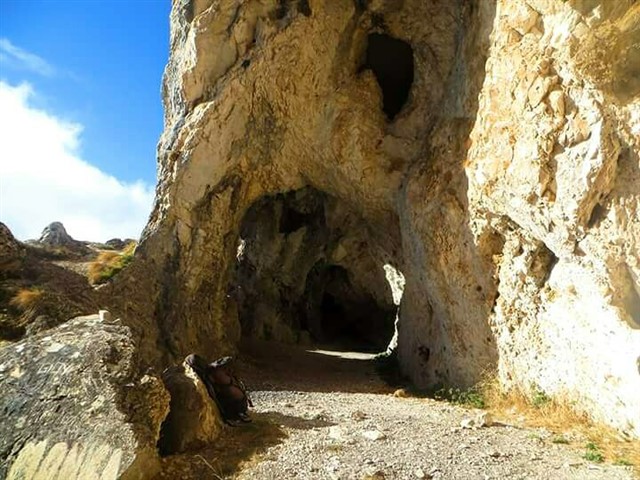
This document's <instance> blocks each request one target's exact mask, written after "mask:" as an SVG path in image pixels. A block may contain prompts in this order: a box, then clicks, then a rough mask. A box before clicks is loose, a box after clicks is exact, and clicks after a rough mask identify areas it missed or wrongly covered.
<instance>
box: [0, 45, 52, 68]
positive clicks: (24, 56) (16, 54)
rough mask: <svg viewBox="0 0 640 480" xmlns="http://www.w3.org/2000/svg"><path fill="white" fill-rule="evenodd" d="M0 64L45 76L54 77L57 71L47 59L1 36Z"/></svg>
mask: <svg viewBox="0 0 640 480" xmlns="http://www.w3.org/2000/svg"><path fill="white" fill-rule="evenodd" d="M0 64H4V65H7V66H9V67H11V68H16V69H20V70H28V71H30V72H33V73H37V74H38V75H42V76H45V77H52V76H53V75H55V73H56V71H55V69H54V68H53V67H52V66H51V65H50V64H49V63H48V62H47V61H46V60H44V59H43V58H41V57H39V56H38V55H35V54H33V53H31V52H27V51H26V50H24V49H22V48H20V47H18V46H16V45H14V44H13V43H11V42H10V41H9V40H8V39H6V38H0Z"/></svg>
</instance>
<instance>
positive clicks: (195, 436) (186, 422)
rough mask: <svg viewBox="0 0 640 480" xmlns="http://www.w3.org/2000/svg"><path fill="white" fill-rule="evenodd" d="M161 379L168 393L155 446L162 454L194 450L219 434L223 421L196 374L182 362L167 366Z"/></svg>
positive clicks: (213, 439) (210, 441)
mask: <svg viewBox="0 0 640 480" xmlns="http://www.w3.org/2000/svg"><path fill="white" fill-rule="evenodd" d="M162 381H163V382H164V385H165V387H166V389H167V390H168V391H169V394H170V395H171V404H170V410H169V414H168V415H167V418H166V419H165V421H164V422H163V424H162V429H161V432H160V440H159V442H158V447H159V448H160V452H161V453H162V454H163V455H167V454H172V453H180V452H184V451H187V450H197V449H198V448H201V447H203V446H205V445H208V444H211V443H212V442H213V441H215V439H216V438H218V436H219V435H220V433H221V431H222V428H223V421H222V417H221V415H220V412H219V410H218V407H217V406H216V404H215V402H214V401H213V400H212V399H211V397H210V396H209V393H208V392H207V387H206V386H205V385H204V383H202V381H201V380H200V377H198V374H197V373H196V372H195V371H194V370H193V369H192V368H191V367H190V366H189V365H187V364H186V363H184V362H183V364H182V365H178V366H174V367H170V368H168V369H167V370H165V371H164V372H163V374H162Z"/></svg>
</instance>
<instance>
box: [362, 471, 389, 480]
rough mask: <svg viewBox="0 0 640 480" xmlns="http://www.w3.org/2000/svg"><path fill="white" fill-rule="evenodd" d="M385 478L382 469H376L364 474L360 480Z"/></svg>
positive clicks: (380, 479) (382, 479)
mask: <svg viewBox="0 0 640 480" xmlns="http://www.w3.org/2000/svg"><path fill="white" fill-rule="evenodd" d="M385 478H387V477H386V476H385V474H384V472H383V471H382V470H377V471H375V472H373V473H369V474H367V475H365V476H364V477H363V478H362V480H384V479H385Z"/></svg>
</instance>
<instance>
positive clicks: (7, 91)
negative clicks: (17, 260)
mask: <svg viewBox="0 0 640 480" xmlns="http://www.w3.org/2000/svg"><path fill="white" fill-rule="evenodd" d="M33 96H34V91H33V88H32V87H31V86H30V85H28V84H25V83H23V84H21V85H17V86H15V85H10V84H7V83H5V82H3V81H0V221H2V222H4V223H6V224H7V225H8V226H9V228H10V229H11V230H12V231H13V233H14V234H15V235H16V237H18V238H20V239H22V240H25V239H28V238H37V237H38V236H39V235H40V231H41V230H42V228H44V226H45V225H47V224H49V223H50V222H53V221H61V222H62V223H64V225H65V227H66V228H67V230H68V232H69V233H70V234H71V235H72V236H73V237H75V238H77V239H80V240H95V241H105V240H107V239H109V238H113V237H120V238H124V237H137V236H139V235H140V232H141V231H142V228H143V227H144V225H145V223H146V221H147V218H148V215H149V212H150V211H151V204H152V201H153V187H152V186H151V185H148V184H145V183H143V182H141V181H139V182H134V183H127V182H123V181H121V180H118V179H117V178H115V177H113V176H111V175H108V174H106V173H104V172H103V171H101V170H100V169H98V168H96V167H95V166H93V165H91V164H90V163H88V162H87V161H85V160H84V159H82V158H81V157H80V154H79V147H80V135H81V133H82V126H81V125H79V124H76V123H72V122H68V121H66V120H63V119H61V118H59V117H58V116H56V115H55V114H53V113H51V112H47V111H44V110H41V109H38V108H35V107H33V105H31V103H30V102H31V100H32V98H33Z"/></svg>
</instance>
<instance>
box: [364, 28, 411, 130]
mask: <svg viewBox="0 0 640 480" xmlns="http://www.w3.org/2000/svg"><path fill="white" fill-rule="evenodd" d="M363 69H364V70H366V69H370V70H371V71H373V73H374V75H375V76H376V79H377V81H378V84H379V85H380V89H381V90H382V110H383V111H384V113H385V114H386V116H387V118H388V119H389V120H393V119H394V118H395V117H396V115H398V113H400V111H401V110H402V108H403V107H404V105H405V104H406V102H407V99H408V98H409V92H410V91H411V85H412V84H413V75H414V65H413V49H412V48H411V45H409V44H408V43H407V42H405V41H403V40H400V39H398V38H394V37H391V36H389V35H387V34H384V33H370V34H369V36H368V38H367V52H366V58H365V64H364V67H363Z"/></svg>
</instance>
